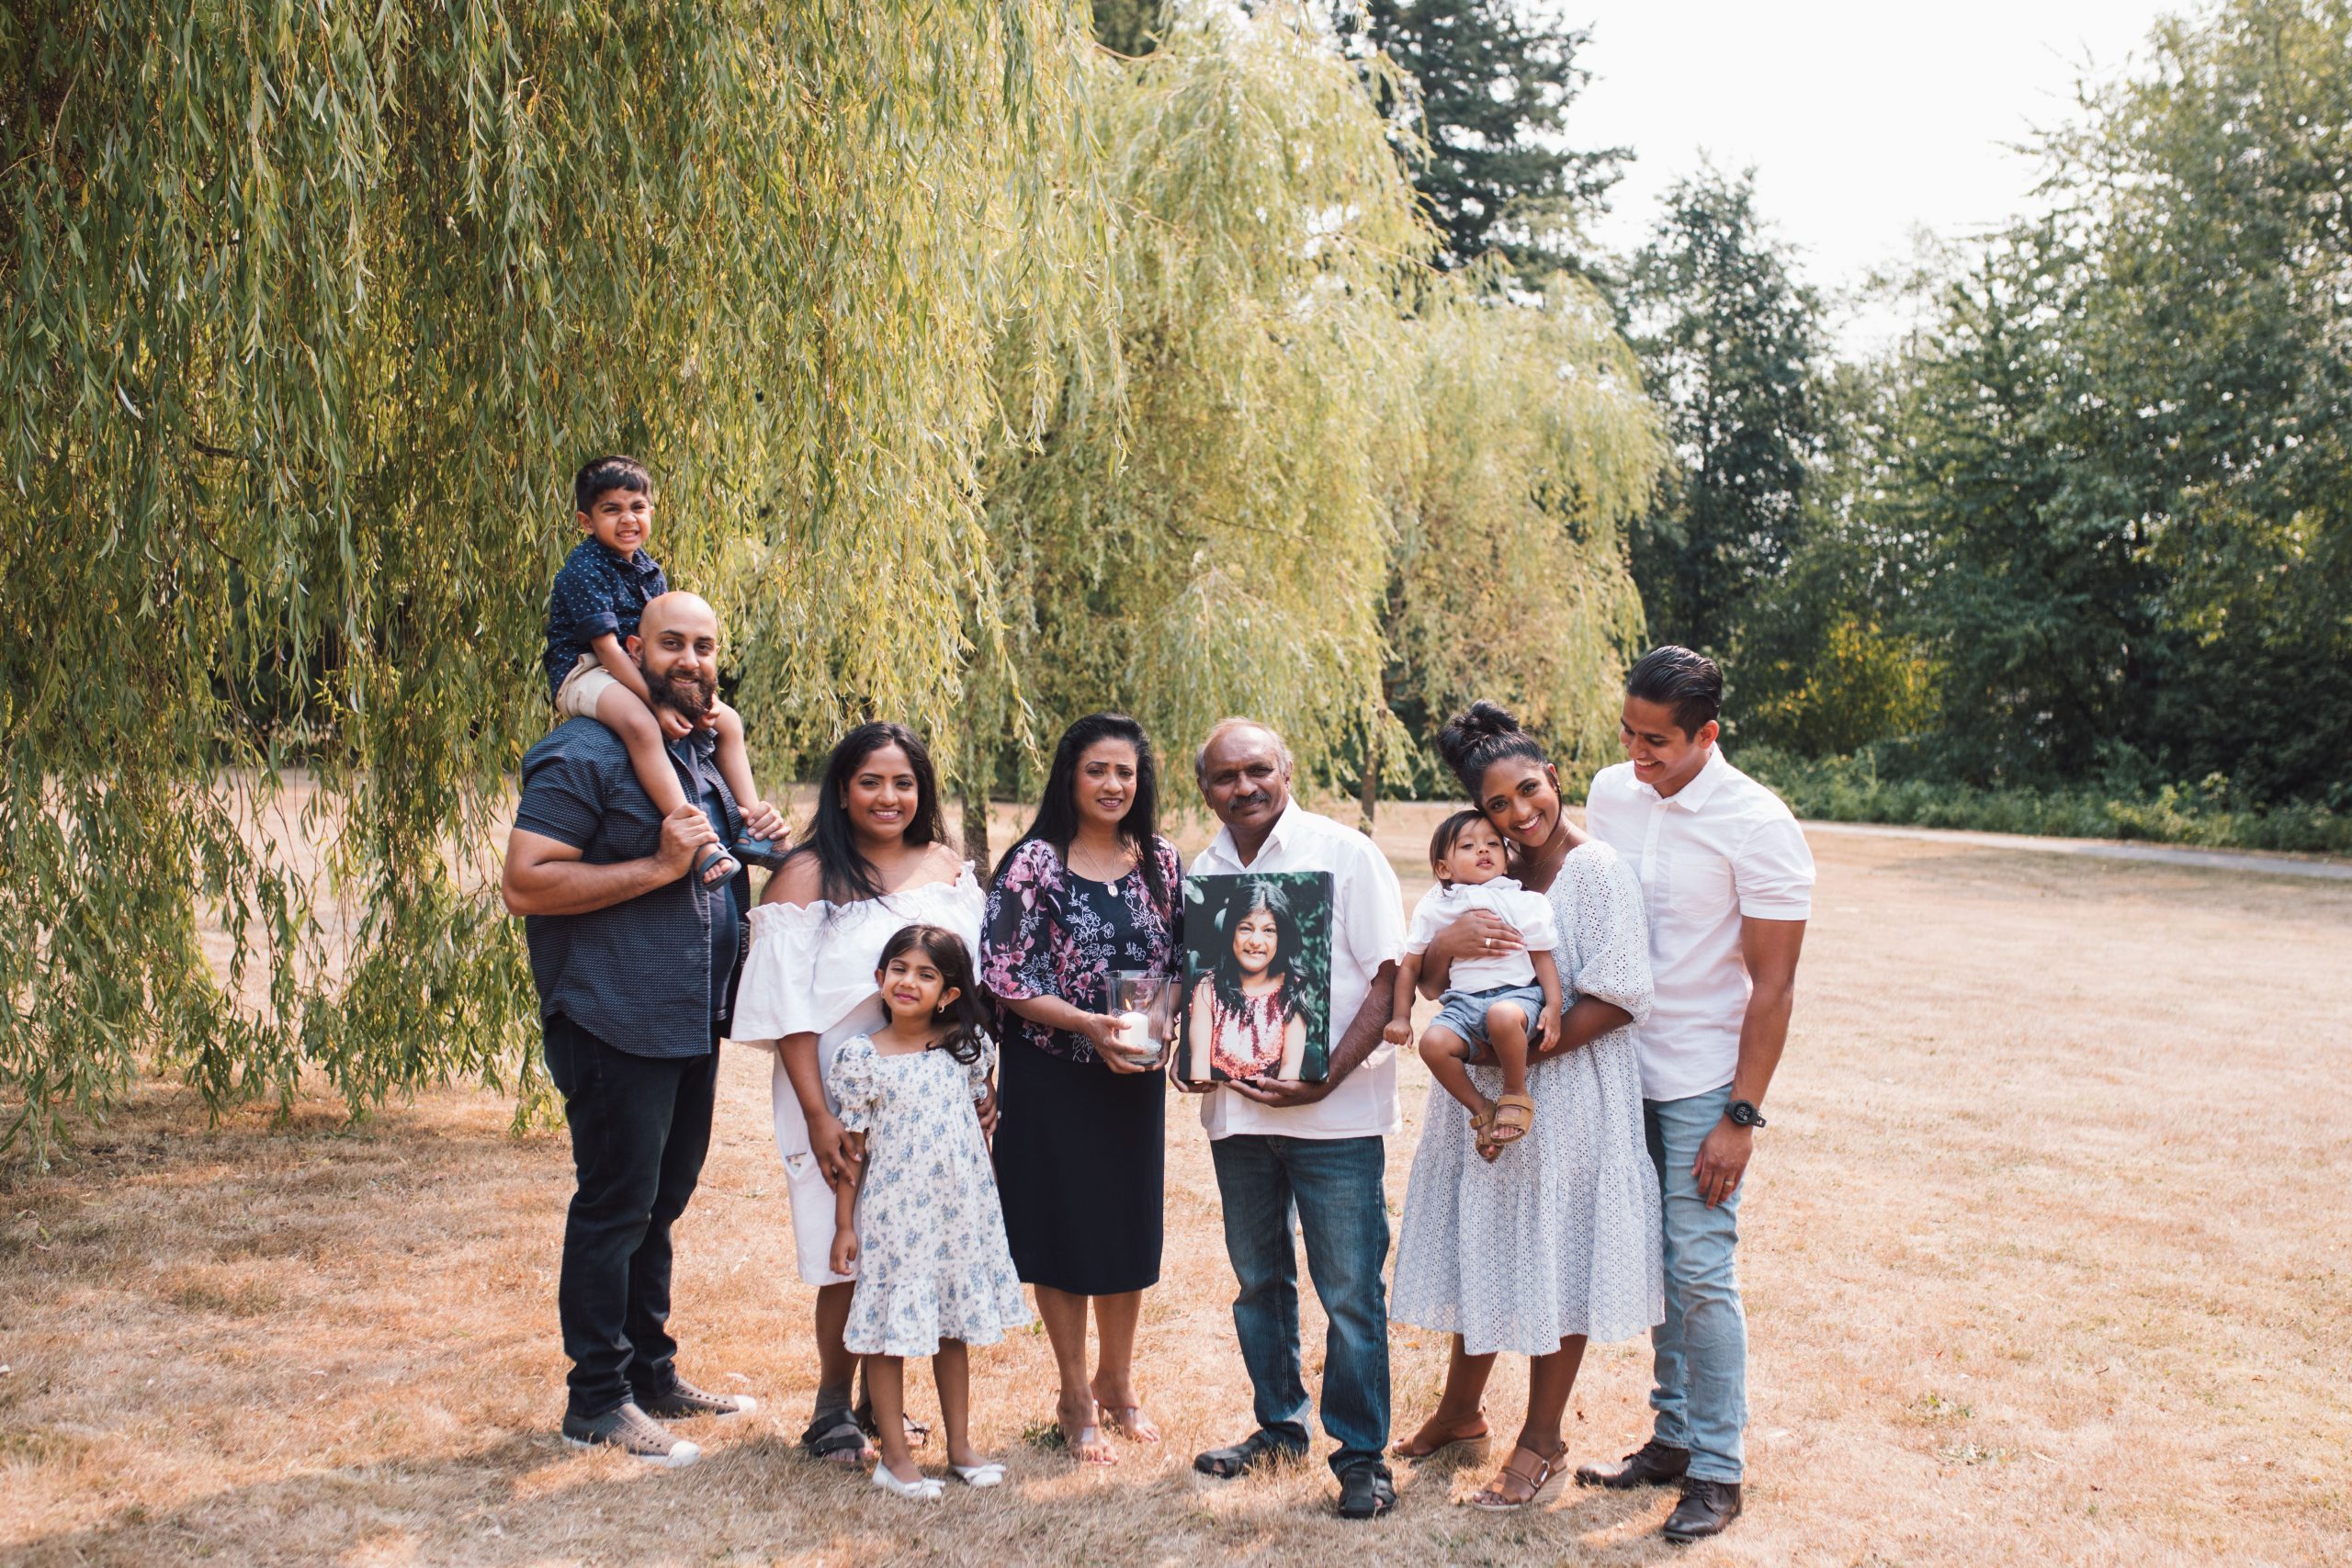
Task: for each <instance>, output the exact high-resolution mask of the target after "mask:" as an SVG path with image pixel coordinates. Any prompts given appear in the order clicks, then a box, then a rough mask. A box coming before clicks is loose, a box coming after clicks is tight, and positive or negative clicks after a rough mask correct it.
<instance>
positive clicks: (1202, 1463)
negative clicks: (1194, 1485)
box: [1193, 1427, 1566, 1481]
mask: <svg viewBox="0 0 2352 1568" xmlns="http://www.w3.org/2000/svg"><path fill="white" fill-rule="evenodd" d="M1562 1451H1563V1452H1565V1451H1566V1450H1562ZM1305 1458H1306V1449H1305V1448H1304V1447H1303V1446H1301V1445H1299V1444H1295V1443H1286V1442H1283V1440H1282V1439H1281V1438H1277V1437H1275V1436H1273V1435H1272V1433H1270V1432H1268V1431H1266V1430H1265V1429H1264V1428H1263V1427H1261V1428H1259V1429H1258V1430H1257V1431H1255V1432H1252V1433H1250V1435H1249V1436H1248V1437H1246V1438H1242V1439H1241V1440H1240V1441H1239V1442H1238V1443H1236V1444H1234V1445H1233V1446H1232V1447H1231V1448H1227V1449H1211V1450H1208V1451H1207V1452H1206V1453H1204V1454H1198V1455H1195V1456H1194V1457H1193V1469H1194V1470H1197V1471H1199V1472H1201V1473H1202V1474H1203V1475H1211V1476H1215V1477H1216V1479H1217V1480H1219V1481H1232V1480H1234V1479H1236V1478H1237V1477H1239V1476H1244V1475H1247V1474H1249V1473H1250V1472H1251V1471H1253V1470H1258V1469H1261V1468H1262V1467H1264V1466H1266V1465H1269V1464H1274V1463H1278V1462H1280V1461H1283V1460H1292V1461H1296V1460H1302V1459H1305Z"/></svg>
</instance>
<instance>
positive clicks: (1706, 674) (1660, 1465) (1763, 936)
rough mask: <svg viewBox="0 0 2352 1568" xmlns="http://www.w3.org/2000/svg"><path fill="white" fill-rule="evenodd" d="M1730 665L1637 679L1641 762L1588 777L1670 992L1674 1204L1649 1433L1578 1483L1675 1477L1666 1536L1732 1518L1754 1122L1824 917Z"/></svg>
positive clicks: (1659, 1162) (1687, 656)
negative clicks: (1736, 698) (1742, 1192)
mask: <svg viewBox="0 0 2352 1568" xmlns="http://www.w3.org/2000/svg"><path fill="white" fill-rule="evenodd" d="M1723 691H1724V681H1723V671H1720V670H1719V669H1717V668H1716V667H1715V662H1714V660H1711V659H1707V658H1703V657H1702V656H1701V655H1699V654H1696V653H1693V652H1691V650H1690V649H1687V648H1674V647H1667V648H1661V649H1655V650H1654V651H1652V652H1651V653H1649V654H1648V655H1646V656H1645V657H1644V658H1643V659H1642V660H1641V661H1640V662H1639V663H1637V664H1635V665H1634V668H1633V669H1632V670H1631V671H1629V672H1628V673H1627V674H1626V677H1625V706H1624V715H1623V724H1622V728H1621V732H1620V739H1622V740H1623V743H1624V747H1625V754H1626V756H1627V757H1628V758H1629V759H1630V761H1623V762H1620V763H1618V764H1617V765H1616V766H1614V767H1611V768H1604V769H1602V770H1601V772H1600V774H1599V775H1598V776H1597V777H1595V778H1594V779H1593V781H1592V790H1591V793H1590V795H1589V797H1588V799H1587V801H1586V806H1585V825H1586V827H1587V828H1588V829H1589V830H1590V832H1591V833H1592V836H1593V837H1594V838H1596V839H1599V840H1601V841H1602V842H1603V843H1605V844H1607V845H1609V846H1610V847H1611V849H1613V850H1615V851H1616V852H1617V853H1618V856H1619V858H1620V859H1622V860H1623V861H1624V863H1626V864H1627V865H1629V866H1631V867H1633V868H1634V875H1635V876H1636V877H1638V878H1639V879H1640V881H1641V884H1642V893H1643V900H1644V903H1645V906H1646V908H1647V910H1648V915H1649V928H1650V969H1651V974H1652V977H1653V979H1654V980H1655V982H1656V984H1657V1005H1656V1007H1655V1008H1654V1009H1653V1010H1651V1013H1650V1016H1649V1019H1648V1021H1646V1022H1645V1023H1644V1024H1643V1025H1642V1027H1641V1034H1640V1037H1639V1039H1640V1054H1641V1066H1642V1115H1643V1121H1644V1122H1645V1131H1646V1132H1647V1134H1648V1137H1649V1145H1650V1159H1651V1161H1652V1162H1653V1163H1654V1164H1655V1165H1656V1166H1657V1172H1658V1184H1659V1190H1660V1191H1661V1193H1662V1194H1663V1196H1664V1198H1665V1202H1664V1205H1663V1208H1664V1220H1665V1230H1666V1321H1665V1322H1664V1323H1662V1324H1660V1325H1658V1326H1657V1329H1656V1330H1655V1331H1654V1333H1653V1335H1652V1343H1653V1348H1654V1351H1655V1355H1656V1369H1655V1373H1654V1378H1655V1386H1654V1387H1653V1388H1652V1390H1651V1393H1650V1406H1651V1408H1652V1409H1653V1410H1655V1411H1656V1412H1657V1423H1656V1426H1655V1428H1654V1430H1653V1433H1652V1436H1651V1438H1650V1440H1649V1441H1648V1442H1647V1443H1645V1444H1644V1445H1643V1446H1642V1447H1641V1449H1640V1450H1638V1451H1636V1452H1634V1453H1631V1454H1628V1455H1626V1456H1625V1460H1624V1461H1623V1463H1622V1464H1620V1465H1617V1466H1614V1467H1604V1466H1599V1465H1587V1466H1584V1467H1582V1468H1580V1469H1579V1470H1578V1471H1577V1480H1578V1481H1580V1482H1582V1483H1585V1484H1587V1485H1592V1486H1609V1487H1617V1488H1625V1487H1634V1486H1647V1485H1659V1484H1666V1483H1674V1482H1679V1483H1681V1485H1682V1499H1681V1501H1680V1502H1679V1503H1678V1504H1677V1505H1676V1506H1675V1509H1674V1512H1673V1514H1672V1515H1671V1516H1669V1517H1668V1519H1667V1521H1666V1529H1665V1534H1666V1537H1667V1539H1668V1540H1676V1541H1689V1540H1699V1539H1700V1538H1702V1537H1703V1536H1711V1535H1715V1534H1718V1533H1720V1532H1721V1531H1722V1530H1723V1529H1724V1527H1725V1526H1727V1525H1729V1524H1730V1523H1731V1521H1732V1520H1733V1519H1734V1518H1735V1517H1737V1516H1738V1513H1739V1510H1740V1482H1741V1480H1742V1478H1743V1476H1744V1473H1745V1472H1744V1469H1743V1449H1742V1442H1741V1436H1740V1434H1741V1430H1742V1428H1744V1427H1746V1426H1747V1314H1746V1313H1745V1312H1744V1311H1743V1309H1742V1308H1741V1306H1740V1301H1739V1277H1738V1272H1737V1270H1736V1267H1735V1264H1734V1258H1733V1252H1734V1249H1735V1248H1736V1246H1737V1245H1738V1241H1739V1225H1738V1215H1739V1188H1740V1179H1741V1177H1742V1176H1743V1175H1744V1174H1745V1173H1746V1171H1747V1160H1748V1156H1749V1154H1750V1152H1751V1150H1752V1148H1753V1146H1754V1144H1755V1139H1756V1129H1757V1128H1758V1127H1761V1126H1763V1125H1764V1118H1763V1116H1762V1114H1761V1113H1760V1112H1759V1111H1758V1109H1757V1108H1758V1106H1759V1105H1761V1104H1762V1103H1763V1100H1764V1091H1765V1089H1766V1088H1767V1087H1768V1086H1769V1085H1770V1083H1771V1081H1772V1069H1773V1068H1774V1067H1775V1066H1779V1064H1780V1060H1781V1047H1782V1046H1783V1045H1784V1044H1786V1043H1787V1041H1788V1036H1789V1008H1790V1002H1791V999H1792V997H1793V995H1794V992H1795V985H1796V970H1797V953H1798V952H1799V950H1800V949H1801V948H1802V947H1803V945H1804V925H1805V920H1806V919H1807V918H1808V917H1809V916H1810V915H1811V914H1812V913H1813V852H1811V851H1810V850H1808V849H1807V848H1806V847H1805V841H1804V833H1803V832H1802V831H1801V830H1800V829H1798V827H1797V824H1796V818H1794V817H1792V816H1791V815H1790V813H1789V808H1788V807H1786V806H1784V805H1782V804H1781V799H1780V797H1779V796H1778V795H1774V794H1773V793H1772V792H1771V791H1770V790H1769V789H1766V788H1765V787H1764V786H1763V785H1762V784H1758V783H1757V782H1756V781H1755V780H1754V779H1751V778H1749V777H1748V776H1747V774H1746V773H1741V772H1740V771H1739V770H1738V769H1737V768H1735V767H1733V766H1732V765H1731V764H1730V763H1729V762H1727V761H1724V755H1723V753H1722V752H1721V751H1720V750H1717V749H1716V747H1715V736H1716V732H1717V725H1716V719H1717V716H1718V715H1719V714H1720V713H1721V711H1722V708H1723Z"/></svg>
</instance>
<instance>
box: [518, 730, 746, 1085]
mask: <svg viewBox="0 0 2352 1568" xmlns="http://www.w3.org/2000/svg"><path fill="white" fill-rule="evenodd" d="M714 744H715V742H714V741H713V739H712V738H711V736H710V734H709V733H708V732H707V731H705V730H697V731H695V733H694V734H693V735H690V736H688V737H687V738H686V739H684V740H680V741H676V742H674V743H673V744H672V746H671V747H670V757H671V761H672V762H673V764H674V765H675V766H676V768H677V770H678V780H679V782H680V783H681V784H684V786H685V790H686V795H687V798H688V799H690V800H691V799H698V800H700V801H702V802H703V803H704V809H705V810H709V809H711V808H712V807H714V806H715V807H717V808H718V815H719V816H720V817H723V818H725V820H724V821H723V822H720V823H719V825H718V826H719V834H720V838H721V840H723V841H732V840H734V839H735V838H736V837H737V836H738V835H740V834H741V832H742V827H743V824H742V818H741V815H740V813H739V811H738V808H737V807H736V804H735V797H734V796H733V795H730V794H729V793H728V789H727V783H726V781H725V780H724V779H722V778H721V777H720V776H719V773H718V762H717V761H716V759H715V758H714V757H713V756H712V754H711V753H712V750H713V746H714ZM515 827H517V828H519V829H523V830H524V831H525V832H526V833H537V834H539V835H541V836H542V837H545V838H549V839H553V840H556V841H557V842H559V843H563V844H569V845H571V847H572V848H573V849H576V850H578V851H580V852H581V858H582V860H584V861H586V862H587V863H589V864H591V865H611V864H614V863H618V862H621V861H630V860H642V859H644V858H645V857H647V856H649V855H650V854H652V853H653V852H654V850H655V849H656V848H657V847H658V846H659V845H660V843H661V841H662V814H661V813H660V812H659V811H657V810H655V809H654V807H653V802H652V801H651V800H650V798H648V796H647V795H646V793H645V790H644V787H643V786H642V785H640V784H639V783H638V782H637V773H636V770H635V769H633V768H631V767H630V766H629V761H628V748H626V747H624V746H623V745H622V744H621V741H620V738H619V737H618V736H616V735H615V734H614V733H613V732H612V731H611V730H609V729H606V728H605V727H604V726H603V725H601V724H598V723H597V722H596V721H595V720H594V719H593V718H573V719H567V720H566V721H564V722H563V723H562V724H560V725H558V726H556V728H555V731H554V733H552V734H550V735H549V736H548V738H547V739H544V740H542V741H540V742H539V743H538V744H537V745H536V746H534V747H532V748H531V750H529V751H528V752H527V753H526V754H525V756H524V758H523V796H522V799H521V800H520V801H519V802H518V803H517V804H516V806H515ZM751 896H752V879H751V875H750V874H749V873H746V872H738V873H737V874H735V875H734V876H733V877H731V878H730V879H729V880H728V881H727V882H724V883H721V884H720V885H719V886H717V887H709V888H706V887H705V886H703V885H702V879H701V878H699V877H697V876H695V874H693V873H691V872H689V873H687V874H685V875H683V876H681V877H679V878H678V879H677V880H676V881H674V882H669V883H665V884H663V885H662V886H660V887H656V888H654V889H652V890H651V891H650V892H646V893H640V894H639V895H638V896H637V897H634V898H629V899H626V900H624V901H622V902H621V903H618V904H614V905H610V906H608V907H606V908H602V909H591V910H589V911H587V912H586V913H585V914H579V915H526V916H525V917H524V919H523V938H524V941H525V942H526V944H527V945H528V946H529V948H530V950H531V978H532V980H533V981H534V982H535V983H537V987H538V992H539V1013H540V1016H541V1017H542V1018H548V1017H552V1016H553V1015H555V1014H557V1013H561V1014H563V1015H564V1016H565V1017H566V1018H569V1019H570V1020H571V1021H572V1022H574V1023H576V1024H578V1025H579V1026H580V1027H581V1028H582V1029H584V1030H586V1031H587V1032H589V1033H591V1034H593V1035H594V1036H595V1037H596V1038H597V1039H599V1040H602V1041H603V1042H605V1043H606V1044H607V1045H610V1046H612V1047H613V1048H614V1049H615V1050H616V1051H626V1052H628V1054H629V1055H632V1056H699V1055H702V1054H703V1053H705V1052H707V1051H708V1050H709V1049H710V1041H711V1025H712V1023H713V1022H714V1021H716V1022H718V1024H719V1025H720V1026H721V1028H722V1030H723V1029H724V1027H725V1025H726V1024H727V1023H728V1022H729V1021H730V1018H731V1014H732V1012H733V1000H734V988H735V980H736V976H738V975H740V974H741V971H742V964H743V948H744V945H745V944H744V932H745V931H746V929H747V925H748V922H746V921H745V920H743V919H741V915H740V914H739V911H740V910H741V909H743V908H746V907H748V906H749V904H750V902H751Z"/></svg>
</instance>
